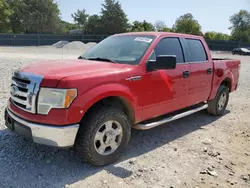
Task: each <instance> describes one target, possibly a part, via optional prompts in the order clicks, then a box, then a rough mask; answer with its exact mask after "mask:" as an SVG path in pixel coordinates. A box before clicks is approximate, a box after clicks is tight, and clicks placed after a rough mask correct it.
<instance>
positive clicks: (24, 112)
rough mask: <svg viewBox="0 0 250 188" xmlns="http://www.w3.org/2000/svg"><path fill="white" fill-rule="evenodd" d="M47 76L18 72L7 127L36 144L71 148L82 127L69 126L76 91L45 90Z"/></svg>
mask: <svg viewBox="0 0 250 188" xmlns="http://www.w3.org/2000/svg"><path fill="white" fill-rule="evenodd" d="M43 81H44V76H40V75H37V74H31V73H26V72H22V71H20V72H18V71H17V72H15V73H14V74H13V76H12V82H11V96H10V99H9V101H8V106H7V107H6V110H5V124H6V126H7V127H8V128H9V129H10V130H12V131H15V132H16V133H17V134H19V135H23V136H25V137H29V138H31V139H33V141H34V142H36V143H40V144H45V145H50V146H57V147H67V146H72V145H74V142H75V137H76V133H77V131H78V128H79V124H77V123H74V124H68V122H69V121H68V118H67V114H68V110H67V108H68V107H69V106H70V105H71V103H72V101H73V100H74V99H75V97H76V96H77V90H76V89H57V88H48V87H42V82H43Z"/></svg>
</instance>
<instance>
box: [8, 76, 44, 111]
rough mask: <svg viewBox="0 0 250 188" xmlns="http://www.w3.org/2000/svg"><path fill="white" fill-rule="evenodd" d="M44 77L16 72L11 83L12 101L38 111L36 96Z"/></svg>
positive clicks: (22, 107) (21, 106)
mask: <svg viewBox="0 0 250 188" xmlns="http://www.w3.org/2000/svg"><path fill="white" fill-rule="evenodd" d="M42 79H43V77H42V76H39V75H34V74H30V73H24V72H14V74H13V76H12V83H11V101H12V103H13V104H14V105H16V106H17V107H19V108H21V109H23V110H25V111H28V112H31V113H36V97H37V93H38V91H39V87H40V83H41V81H42Z"/></svg>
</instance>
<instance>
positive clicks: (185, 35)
mask: <svg viewBox="0 0 250 188" xmlns="http://www.w3.org/2000/svg"><path fill="white" fill-rule="evenodd" d="M116 35H151V36H156V37H162V36H163V37H164V36H174V37H183V38H195V39H201V38H203V37H202V36H197V35H190V34H183V33H173V32H155V31H150V32H144V31H143V32H128V33H120V34H116Z"/></svg>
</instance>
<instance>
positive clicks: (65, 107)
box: [5, 32, 240, 166]
mask: <svg viewBox="0 0 250 188" xmlns="http://www.w3.org/2000/svg"><path fill="white" fill-rule="evenodd" d="M239 70H240V61H238V60H229V59H212V57H211V54H210V51H209V48H208V45H207V44H206V42H205V40H204V39H203V38H202V37H200V36H193V35H186V34H177V33H165V32H138V33H123V34H116V35H113V36H110V37H108V38H106V39H104V40H103V41H101V42H100V43H98V44H97V45H96V46H94V47H92V48H91V49H89V50H87V51H86V52H85V53H84V54H83V55H81V56H79V57H78V58H76V59H74V60H60V61H46V62H40V63H35V64H30V65H27V66H25V67H22V68H20V69H19V70H16V71H15V72H14V73H13V77H12V84H11V95H10V99H9V101H8V106H7V107H6V110H5V122H6V126H7V127H8V128H9V129H11V130H12V131H14V132H16V133H17V134H19V135H22V136H25V137H29V138H31V139H32V140H33V141H34V142H35V143H39V144H45V145H50V146H56V147H70V146H72V147H74V148H75V149H76V150H77V151H78V152H79V153H80V154H81V156H82V157H83V159H85V160H87V161H88V162H90V163H91V164H93V165H96V166H103V165H107V164H110V163H113V162H115V161H116V160H117V159H118V158H119V156H120V155H121V153H122V150H123V149H124V148H125V146H126V145H127V144H128V142H129V140H130V133H131V128H136V129H140V130H146V129H151V128H153V127H156V126H158V125H162V124H165V123H167V122H170V121H173V120H176V119H179V118H182V117H184V116H187V115H190V114H192V113H195V112H198V111H201V110H207V112H208V113H209V114H212V115H216V116H220V115H223V113H224V112H225V109H226V107H227V104H228V99H229V93H231V92H233V91H235V90H236V89H237V86H238V81H239Z"/></svg>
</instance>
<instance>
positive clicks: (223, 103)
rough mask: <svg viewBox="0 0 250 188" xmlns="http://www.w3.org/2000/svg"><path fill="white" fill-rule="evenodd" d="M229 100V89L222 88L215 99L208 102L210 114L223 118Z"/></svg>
mask: <svg viewBox="0 0 250 188" xmlns="http://www.w3.org/2000/svg"><path fill="white" fill-rule="evenodd" d="M228 100H229V88H228V87H226V86H223V85H222V86H220V87H219V89H218V92H217V95H216V97H215V99H213V100H211V101H209V102H208V109H207V111H208V113H209V114H212V115H215V116H221V115H223V114H224V112H225V110H226V108H227V104H228Z"/></svg>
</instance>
